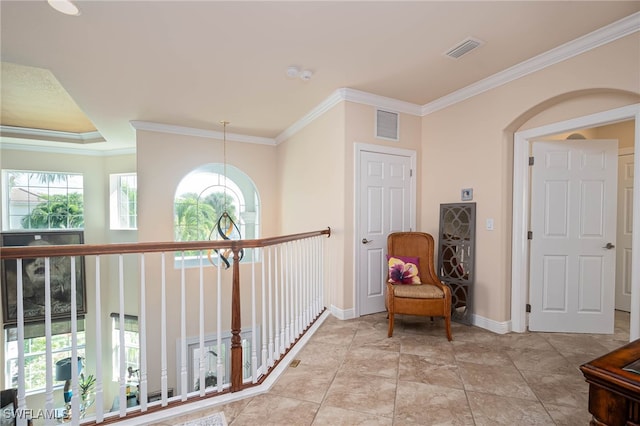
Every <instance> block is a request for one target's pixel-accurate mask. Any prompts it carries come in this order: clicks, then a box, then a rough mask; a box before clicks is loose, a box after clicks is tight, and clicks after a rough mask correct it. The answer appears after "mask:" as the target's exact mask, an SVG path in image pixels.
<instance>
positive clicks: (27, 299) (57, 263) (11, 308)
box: [2, 230, 87, 325]
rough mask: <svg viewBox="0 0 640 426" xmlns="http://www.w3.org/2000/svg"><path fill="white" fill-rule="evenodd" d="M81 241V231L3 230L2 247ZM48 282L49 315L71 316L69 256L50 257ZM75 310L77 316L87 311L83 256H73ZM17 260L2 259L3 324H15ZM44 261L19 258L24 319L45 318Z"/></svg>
mask: <svg viewBox="0 0 640 426" xmlns="http://www.w3.org/2000/svg"><path fill="white" fill-rule="evenodd" d="M65 244H84V232H83V231H69V230H64V231H42V232H38V231H34V232H11V233H2V246H4V247H15V246H32V245H65ZM49 259H50V260H49V274H50V284H51V287H50V288H51V318H52V319H56V318H70V314H71V257H69V256H60V257H51V258H49ZM75 263H76V309H77V313H78V315H82V314H86V313H87V301H86V283H85V274H84V257H82V256H77V257H75ZM16 269H17V261H16V260H3V261H2V313H3V321H4V324H5V325H7V324H15V323H16V322H17V321H18V313H17V309H18V307H17V303H16V300H17V291H18V281H17V280H18V278H17V271H16ZM44 277H45V260H44V258H37V259H23V260H22V284H23V286H22V288H23V289H22V294H23V302H24V304H23V306H24V321H25V322H36V321H44V310H45V303H44V298H45V291H44V289H45V281H44Z"/></svg>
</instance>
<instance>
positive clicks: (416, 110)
mask: <svg viewBox="0 0 640 426" xmlns="http://www.w3.org/2000/svg"><path fill="white" fill-rule="evenodd" d="M340 90H342V91H343V98H344V100H345V101H348V102H355V103H357V104H363V105H370V106H374V107H376V108H380V109H384V110H387V111H391V112H398V113H401V114H409V115H416V116H421V115H422V107H421V106H420V105H417V104H413V103H411V102H405V101H400V100H398V99H393V98H387V97H386V96H378V95H373V94H371V93H367V92H362V91H360V90H355V89H340Z"/></svg>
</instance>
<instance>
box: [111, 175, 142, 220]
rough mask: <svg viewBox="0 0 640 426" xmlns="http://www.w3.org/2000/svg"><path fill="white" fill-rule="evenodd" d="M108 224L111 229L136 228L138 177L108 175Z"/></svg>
mask: <svg viewBox="0 0 640 426" xmlns="http://www.w3.org/2000/svg"><path fill="white" fill-rule="evenodd" d="M109 210H110V214H109V223H110V225H111V229H137V228H138V175H137V174H135V173H120V174H112V175H109Z"/></svg>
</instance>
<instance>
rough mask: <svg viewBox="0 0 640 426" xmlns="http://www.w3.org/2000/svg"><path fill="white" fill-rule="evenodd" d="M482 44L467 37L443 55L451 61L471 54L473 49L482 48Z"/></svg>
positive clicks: (475, 39) (480, 41)
mask: <svg viewBox="0 0 640 426" xmlns="http://www.w3.org/2000/svg"><path fill="white" fill-rule="evenodd" d="M483 44H484V42H483V41H482V40H478V39H477V38H473V37H468V38H467V39H465V40H464V41H462V42H460V43H458V44H457V45H455V46H454V47H452V48H451V49H449V50H448V51H447V52H446V53H445V55H446V56H448V57H450V58H452V59H459V58H460V57H461V56H462V55H466V54H467V53H469V52H471V51H472V50H473V49H476V48H478V47H480V46H482V45H483Z"/></svg>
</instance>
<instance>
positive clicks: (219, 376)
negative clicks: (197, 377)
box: [216, 250, 225, 392]
mask: <svg viewBox="0 0 640 426" xmlns="http://www.w3.org/2000/svg"><path fill="white" fill-rule="evenodd" d="M221 254H222V250H220V251H219V252H218V297H217V301H216V305H217V307H216V314H217V321H216V322H217V325H216V327H217V338H218V339H217V350H216V353H217V355H216V380H217V384H218V392H222V385H223V384H224V381H225V380H224V379H225V377H224V366H223V365H222V255H221Z"/></svg>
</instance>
